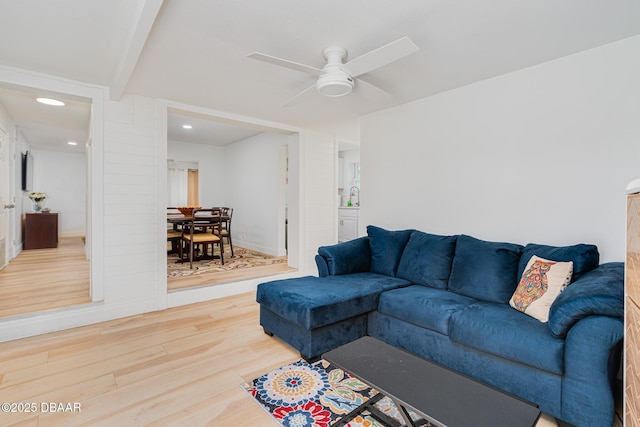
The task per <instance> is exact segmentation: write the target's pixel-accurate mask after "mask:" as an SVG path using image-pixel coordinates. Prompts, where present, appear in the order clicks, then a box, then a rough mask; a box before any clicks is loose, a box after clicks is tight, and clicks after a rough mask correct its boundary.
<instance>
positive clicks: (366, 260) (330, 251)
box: [318, 237, 371, 276]
mask: <svg viewBox="0 0 640 427" xmlns="http://www.w3.org/2000/svg"><path fill="white" fill-rule="evenodd" d="M318 255H320V256H322V257H323V258H324V259H325V261H326V262H327V268H328V270H329V271H328V273H329V274H330V275H340V274H350V273H363V272H365V271H369V268H370V266H371V248H370V245H369V238H368V237H360V238H358V239H354V240H349V241H348V242H343V243H338V244H337V245H331V246H320V247H319V248H318ZM320 275H321V276H323V275H324V274H322V272H320Z"/></svg>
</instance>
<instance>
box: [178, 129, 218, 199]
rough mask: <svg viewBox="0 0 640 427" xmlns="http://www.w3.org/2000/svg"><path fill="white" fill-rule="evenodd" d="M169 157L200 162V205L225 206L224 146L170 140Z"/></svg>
mask: <svg viewBox="0 0 640 427" xmlns="http://www.w3.org/2000/svg"><path fill="white" fill-rule="evenodd" d="M167 159H170V160H182V161H186V162H196V163H198V179H199V181H200V186H199V190H200V194H199V196H198V199H199V204H200V206H205V207H212V206H223V205H224V204H225V203H226V202H225V197H226V191H225V183H224V182H221V179H222V180H224V179H225V176H224V170H225V162H224V147H218V146H215V145H206V144H193V143H189V142H181V141H169V142H168V144H167Z"/></svg>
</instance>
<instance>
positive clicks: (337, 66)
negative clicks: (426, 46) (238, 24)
mask: <svg viewBox="0 0 640 427" xmlns="http://www.w3.org/2000/svg"><path fill="white" fill-rule="evenodd" d="M416 51H418V46H416V45H415V44H414V43H413V42H412V41H411V40H410V39H409V38H408V37H402V38H401V39H398V40H396V41H394V42H391V43H389V44H386V45H384V46H381V47H379V48H377V49H374V50H372V51H369V52H367V53H365V54H362V55H360V56H358V57H357V58H354V59H352V60H350V61H348V62H346V63H345V62H343V61H344V60H345V59H346V58H347V50H346V49H344V48H342V47H338V46H332V47H328V48H326V49H324V50H323V51H322V53H323V55H324V58H325V59H326V64H325V65H324V67H322V68H316V67H312V66H309V65H305V64H299V63H297V62H293V61H289V60H287V59H282V58H277V57H275V56H271V55H266V54H264V53H259V52H253V53H251V54H249V55H248V57H249V58H252V59H257V60H259V61H264V62H268V63H270V64H273V65H278V66H280V67H285V68H289V69H292V70H296V71H302V72H303V73H307V74H311V75H314V76H318V78H317V80H316V82H315V83H314V84H313V85H311V86H309V87H308V88H306V89H305V90H303V91H302V92H300V93H299V94H297V95H296V96H294V97H293V98H291V99H290V100H288V101H287V102H285V103H284V105H285V106H286V105H290V104H292V103H293V102H295V101H297V100H299V99H300V98H302V97H304V96H307V95H309V94H311V93H313V89H314V88H315V89H316V90H317V91H318V93H320V94H321V95H324V96H328V97H338V96H344V95H348V94H350V93H351V92H352V91H353V90H354V88H355V90H359V89H358V86H360V88H361V89H360V90H362V89H364V90H377V91H380V92H384V91H382V89H380V88H378V87H376V86H374V85H372V84H371V83H368V82H366V81H365V80H363V79H362V78H359V79H357V83H356V78H357V77H359V76H361V75H363V74H365V73H370V72H371V71H374V70H376V69H378V68H381V67H384V66H385V65H388V64H391V63H392V62H395V61H397V60H399V59H401V58H404V57H405V56H407V55H410V54H412V53H414V52H416Z"/></svg>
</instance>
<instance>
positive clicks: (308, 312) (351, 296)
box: [256, 273, 410, 329]
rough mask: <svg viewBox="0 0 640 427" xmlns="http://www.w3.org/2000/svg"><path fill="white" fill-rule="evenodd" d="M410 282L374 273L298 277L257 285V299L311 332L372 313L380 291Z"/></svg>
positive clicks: (376, 304)
mask: <svg viewBox="0 0 640 427" xmlns="http://www.w3.org/2000/svg"><path fill="white" fill-rule="evenodd" d="M409 284H410V282H408V281H407V280H404V279H400V278H396V277H390V276H384V275H380V274H375V273H354V274H348V275H342V276H326V277H313V276H306V277H299V278H295V279H284V280H275V281H272V282H266V283H261V284H259V285H258V289H257V292H256V300H257V301H258V302H259V303H260V304H262V305H263V306H265V307H266V308H268V309H269V310H271V311H273V312H274V313H276V314H278V315H279V316H281V317H283V318H285V319H287V320H290V321H292V322H294V323H296V324H298V325H300V326H302V327H304V328H306V329H314V328H318V327H321V326H325V325H330V324H332V323H336V322H339V321H341V320H344V319H348V318H350V317H354V316H357V315H359V314H363V313H367V312H369V311H373V310H375V309H376V307H377V306H378V297H379V296H380V293H382V292H383V291H386V290H389V289H394V288H397V287H399V286H407V285H409Z"/></svg>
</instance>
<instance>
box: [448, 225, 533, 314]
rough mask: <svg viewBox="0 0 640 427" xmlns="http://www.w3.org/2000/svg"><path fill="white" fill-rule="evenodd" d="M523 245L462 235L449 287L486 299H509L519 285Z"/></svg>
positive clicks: (463, 293) (459, 238) (469, 295)
mask: <svg viewBox="0 0 640 427" xmlns="http://www.w3.org/2000/svg"><path fill="white" fill-rule="evenodd" d="M521 253H522V246H520V245H516V244H514V243H499V242H487V241H484V240H478V239H476V238H473V237H471V236H466V235H464V234H463V235H461V236H459V237H458V240H457V243H456V252H455V256H454V258H453V265H452V267H451V276H450V277H449V290H451V291H453V292H456V293H459V294H462V295H466V296H468V297H471V298H476V299H479V300H483V301H493V302H501V303H505V304H506V303H507V302H508V301H509V299H510V298H511V295H512V294H513V292H514V290H515V289H516V286H517V285H518V261H520V254H521Z"/></svg>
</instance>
